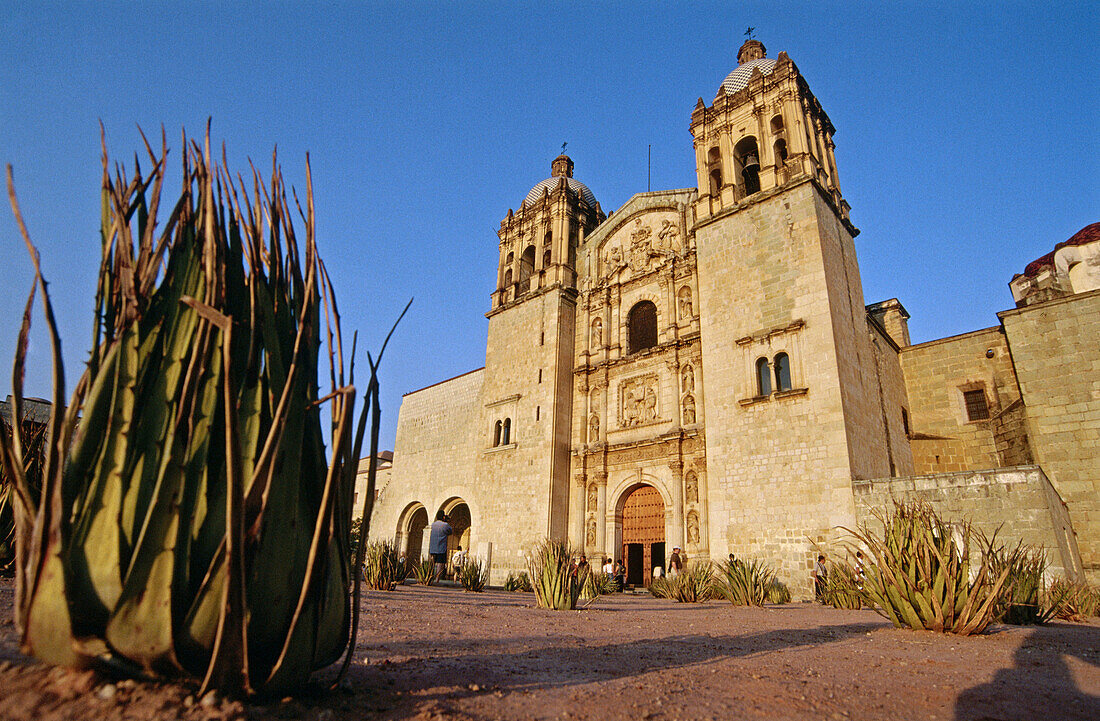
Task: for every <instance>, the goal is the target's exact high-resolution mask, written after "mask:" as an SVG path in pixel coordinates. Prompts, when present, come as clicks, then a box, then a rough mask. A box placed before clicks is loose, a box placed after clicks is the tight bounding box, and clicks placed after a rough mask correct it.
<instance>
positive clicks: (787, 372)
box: [775, 353, 791, 391]
mask: <svg viewBox="0 0 1100 721" xmlns="http://www.w3.org/2000/svg"><path fill="white" fill-rule="evenodd" d="M775 389H776V390H777V391H789V390H790V389H791V359H790V358H789V357H788V356H787V354H786V353H780V354H779V355H777V356H776V357H775Z"/></svg>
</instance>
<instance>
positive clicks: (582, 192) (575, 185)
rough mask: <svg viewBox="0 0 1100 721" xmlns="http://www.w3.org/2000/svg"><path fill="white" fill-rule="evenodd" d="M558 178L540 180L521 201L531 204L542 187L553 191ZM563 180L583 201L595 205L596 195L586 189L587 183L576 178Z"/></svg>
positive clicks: (540, 192)
mask: <svg viewBox="0 0 1100 721" xmlns="http://www.w3.org/2000/svg"><path fill="white" fill-rule="evenodd" d="M559 180H561V177H556V178H547V179H546V180H544V181H542V182H541V183H539V184H538V185H536V186H535V187H533V188H531V192H530V193H528V194H527V197H526V198H525V199H524V201H523V202H524V203H526V204H527V205H531V204H532V203H534V202H535V201H537V200H538V199H539V198H541V197H542V191H543V188H545V189H546V190H548V191H550V192H553V190H554V188H556V187H558V181H559ZM565 182H566V183H568V184H569V189H570V190H572V191H573V192H574V193H576V194H578V195H579V196H580V197H581V198H583V199H584V202H586V203H588V205H589V206H591V207H595V206H596V196H595V195H593V194H592V191H591V190H589V189H588V186H587V185H585V184H584V183H582V182H581V181H579V180H577V179H576V178H566V179H565Z"/></svg>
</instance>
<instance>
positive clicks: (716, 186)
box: [707, 148, 722, 197]
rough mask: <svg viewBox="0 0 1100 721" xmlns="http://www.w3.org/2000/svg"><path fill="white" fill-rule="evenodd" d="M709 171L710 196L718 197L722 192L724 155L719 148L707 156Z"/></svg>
mask: <svg viewBox="0 0 1100 721" xmlns="http://www.w3.org/2000/svg"><path fill="white" fill-rule="evenodd" d="M707 170H708V172H709V173H710V194H711V195H713V196H715V197H717V196H718V194H719V193H721V192H722V155H721V153H719V151H718V148H711V149H710V152H709V153H708V154H707Z"/></svg>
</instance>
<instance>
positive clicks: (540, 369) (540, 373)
mask: <svg viewBox="0 0 1100 721" xmlns="http://www.w3.org/2000/svg"><path fill="white" fill-rule="evenodd" d="M539 383H542V368H539Z"/></svg>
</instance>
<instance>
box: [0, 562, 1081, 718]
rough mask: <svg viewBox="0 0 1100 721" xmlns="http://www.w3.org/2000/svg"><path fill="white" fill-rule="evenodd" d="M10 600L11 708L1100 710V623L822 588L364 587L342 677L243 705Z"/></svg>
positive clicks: (941, 714) (144, 714)
mask: <svg viewBox="0 0 1100 721" xmlns="http://www.w3.org/2000/svg"><path fill="white" fill-rule="evenodd" d="M11 602H12V586H11V582H10V581H6V580H5V581H0V617H2V618H4V619H5V621H3V622H2V623H3V625H0V718H4V719H27V720H33V721H53V720H54V719H78V720H84V719H87V720H88V721H92V720H95V721H108V720H114V719H152V718H157V719H161V718H164V719H172V718H181V719H236V718H257V719H285V718H306V719H311V720H312V721H337V720H344V719H347V720H351V719H356V720H359V719H406V718H412V719H424V720H428V719H592V720H593V721H595V720H597V719H598V720H601V721H602V720H604V719H647V720H650V719H657V720H664V719H668V720H672V719H679V720H681V721H688V720H693V719H731V718H744V719H960V720H961V719H968V720H969V719H974V720H978V719H983V720H992V719H998V720H1008V719H1036V718H1044V717H1045V718H1046V719H1050V720H1054V719H1089V720H1090V721H1096V719H1100V626H1098V625H1096V624H1095V623H1093V624H1069V623H1054V624H1051V625H1049V626H1045V627H1031V628H1028V627H1015V626H1003V625H997V626H992V627H991V628H990V629H989V630H988V631H987V632H986V633H985V634H984V635H981V636H977V637H970V638H960V637H956V636H949V635H942V634H935V633H929V632H914V631H906V630H901V629H895V628H892V627H891V626H890V625H889V624H888V623H886V622H885V621H884V620H883V619H882V618H880V617H879V616H877V615H875V614H874V613H873V612H871V611H839V610H835V609H832V608H825V607H822V606H818V605H816V604H804V603H798V604H788V605H785V606H769V607H766V608H734V607H732V606H730V605H729V604H728V603H724V602H718V601H712V602H709V603H705V604H693V605H687V604H677V603H674V602H669V601H660V600H657V599H653V598H650V597H649V596H624V595H615V596H611V597H605V598H601V599H599V600H598V601H596V602H595V603H593V604H591V605H590V606H589V607H588V608H585V609H582V610H578V611H574V612H551V611H544V610H540V609H537V608H535V607H534V599H533V597H532V596H531V594H512V593H505V592H503V591H487V592H485V593H478V594H470V593H463V592H462V591H461V590H459V589H454V588H424V587H420V586H402V587H400V588H398V590H396V591H393V592H388V593H386V592H368V593H367V594H366V597H365V598H364V599H363V604H362V609H363V615H362V617H361V621H360V631H359V637H358V644H357V648H356V656H355V660H354V661H353V663H352V666H351V670H350V671H349V674H348V679H347V682H346V683H345V684H344V685H343V688H342V689H341V690H338V691H335V692H327V691H323V690H314V691H312V692H310V693H307V694H304V695H302V696H300V697H298V698H296V699H289V698H288V699H282V700H269V701H266V702H258V703H252V704H249V705H244V704H241V703H240V702H236V701H229V700H224V699H218V698H216V697H213V696H211V697H207V698H202V699H196V698H195V696H194V687H193V686H190V687H189V686H187V685H178V684H156V683H144V682H136V683H135V682H132V681H122V682H117V683H113V682H111V681H110V680H109V679H105V678H103V677H100V676H97V675H95V674H94V673H91V672H84V673H77V672H72V671H66V670H63V669H51V668H49V667H45V666H42V665H38V664H34V663H33V662H32V660H30V659H26V658H24V657H22V656H20V655H19V653H18V651H17V639H16V637H15V632H14V628H13V627H12V624H11V622H10V620H7V619H10V617H11ZM324 679H325V674H324V673H322V674H321V680H322V681H323V680H324ZM319 688H320V684H319Z"/></svg>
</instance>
